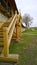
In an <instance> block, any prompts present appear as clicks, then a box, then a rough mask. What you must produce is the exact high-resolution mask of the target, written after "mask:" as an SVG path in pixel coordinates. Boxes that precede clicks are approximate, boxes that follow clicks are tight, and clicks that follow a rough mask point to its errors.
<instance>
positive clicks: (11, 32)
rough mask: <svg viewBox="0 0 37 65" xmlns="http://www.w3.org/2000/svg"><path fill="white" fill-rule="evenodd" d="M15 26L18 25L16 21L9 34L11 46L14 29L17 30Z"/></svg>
mask: <svg viewBox="0 0 37 65" xmlns="http://www.w3.org/2000/svg"><path fill="white" fill-rule="evenodd" d="M15 24H16V20H15V21H14V24H13V26H12V28H11V30H10V34H9V40H8V41H9V42H8V43H9V45H10V42H11V39H12V36H13V32H14V28H15Z"/></svg>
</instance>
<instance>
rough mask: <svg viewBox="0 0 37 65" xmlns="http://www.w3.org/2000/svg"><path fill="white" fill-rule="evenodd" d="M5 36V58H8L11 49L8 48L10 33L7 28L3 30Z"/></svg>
mask: <svg viewBox="0 0 37 65" xmlns="http://www.w3.org/2000/svg"><path fill="white" fill-rule="evenodd" d="M3 34H4V56H5V57H8V54H9V47H8V31H7V28H6V27H5V28H3Z"/></svg>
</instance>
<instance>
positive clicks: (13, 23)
mask: <svg viewBox="0 0 37 65" xmlns="http://www.w3.org/2000/svg"><path fill="white" fill-rule="evenodd" d="M20 17H21V16H20V15H19V14H17V13H15V15H14V16H12V17H11V18H10V19H9V20H8V21H7V22H4V23H3V24H2V26H1V28H0V30H1V31H2V33H1V32H0V34H1V35H0V36H3V37H0V40H1V41H2V45H3V46H4V57H8V56H9V46H10V42H11V39H12V36H13V34H14V33H13V32H14V29H15V27H16V40H17V39H18V38H19V37H20V35H21V31H20V30H21V18H20ZM19 25H20V28H19ZM19 31H20V32H19ZM2 39H3V40H2Z"/></svg>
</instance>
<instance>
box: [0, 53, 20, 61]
mask: <svg viewBox="0 0 37 65" xmlns="http://www.w3.org/2000/svg"><path fill="white" fill-rule="evenodd" d="M18 61H19V55H18V54H9V55H8V57H4V56H3V55H1V57H0V62H18Z"/></svg>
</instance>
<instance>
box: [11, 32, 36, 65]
mask: <svg viewBox="0 0 37 65" xmlns="http://www.w3.org/2000/svg"><path fill="white" fill-rule="evenodd" d="M28 32H29V31H28ZM31 32H32V31H31ZM31 32H29V34H30V33H31ZM24 33H25V32H24ZM24 33H22V38H21V40H19V42H18V43H16V42H15V41H12V42H11V45H10V53H14V54H19V55H20V58H19V62H18V64H17V65H37V34H36V35H28V34H27V35H25V34H24ZM34 33H36V31H35V32H34Z"/></svg>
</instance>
